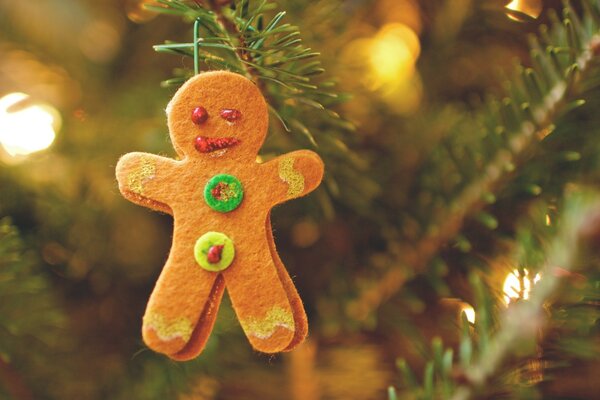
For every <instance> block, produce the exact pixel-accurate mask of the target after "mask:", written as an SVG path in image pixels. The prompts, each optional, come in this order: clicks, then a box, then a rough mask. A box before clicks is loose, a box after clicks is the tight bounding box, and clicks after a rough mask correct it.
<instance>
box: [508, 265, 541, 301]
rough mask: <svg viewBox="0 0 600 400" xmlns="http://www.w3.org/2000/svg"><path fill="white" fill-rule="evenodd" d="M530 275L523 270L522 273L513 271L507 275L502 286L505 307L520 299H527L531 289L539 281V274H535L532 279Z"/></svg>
mask: <svg viewBox="0 0 600 400" xmlns="http://www.w3.org/2000/svg"><path fill="white" fill-rule="evenodd" d="M531 275H532V274H531V273H530V272H529V270H527V269H523V270H522V271H520V270H518V269H514V270H513V271H512V272H511V273H509V274H508V275H507V277H506V279H505V280H504V285H503V286H502V293H503V295H504V303H506V305H509V304H511V303H513V302H515V301H517V300H520V299H523V300H527V299H528V298H529V295H530V293H531V289H532V288H533V286H534V285H535V284H536V283H537V282H538V281H539V280H540V279H541V276H540V274H535V276H533V277H531ZM521 282H522V284H521Z"/></svg>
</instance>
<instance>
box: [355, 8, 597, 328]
mask: <svg viewBox="0 0 600 400" xmlns="http://www.w3.org/2000/svg"><path fill="white" fill-rule="evenodd" d="M583 1H584V4H585V5H586V7H585V12H584V17H583V20H580V19H579V17H578V16H577V14H576V13H575V12H574V11H573V9H572V8H571V6H570V5H569V4H568V2H566V3H565V9H564V14H563V19H562V21H555V22H554V23H553V25H552V27H551V28H550V29H547V28H546V27H542V28H541V31H540V34H539V38H532V40H531V56H532V59H533V61H534V65H533V67H532V68H523V67H519V68H518V70H517V71H516V74H515V75H516V78H515V79H513V80H512V81H511V82H509V83H508V85H507V86H508V87H507V97H505V98H504V99H503V100H502V101H498V100H496V99H491V100H490V101H488V104H487V108H486V109H485V110H484V111H483V112H482V113H481V114H480V115H478V116H475V118H474V121H473V120H468V121H465V122H464V123H465V124H473V123H476V124H477V125H478V126H479V127H480V132H481V136H479V137H477V138H476V142H475V143H471V144H470V145H466V146H465V144H464V143H463V144H462V145H459V142H460V141H461V139H460V137H461V135H463V132H465V131H469V130H470V129H469V128H466V126H465V125H463V124H458V125H457V126H455V127H454V129H453V130H452V132H451V134H450V135H449V137H448V138H446V139H445V140H444V141H443V143H442V144H441V145H440V146H439V148H438V149H437V150H435V151H434V153H435V152H436V151H437V152H443V153H444V154H445V155H451V154H449V153H451V152H452V151H453V150H456V149H457V147H459V146H460V147H462V146H464V147H463V148H459V151H464V152H466V153H468V154H467V155H468V157H467V156H465V157H463V158H462V161H463V163H458V162H454V163H453V164H452V163H450V165H449V163H448V161H447V160H448V159H450V160H452V159H453V158H454V159H456V157H438V158H432V160H431V162H430V163H429V164H427V165H426V166H425V167H424V173H423V174H422V176H421V177H419V178H418V179H416V180H415V181H416V182H417V185H418V186H417V187H416V188H415V189H414V192H415V193H416V194H415V197H417V196H418V194H420V193H423V192H431V189H430V187H432V186H433V187H435V189H436V190H437V191H438V193H433V195H434V196H433V198H434V200H432V201H431V202H430V203H429V204H425V205H422V204H418V207H419V208H418V209H417V210H409V212H408V214H409V215H411V214H412V215H422V216H427V217H424V218H423V219H424V220H426V221H428V222H429V223H428V225H427V226H426V227H425V228H423V231H422V235H421V237H420V238H418V239H417V240H416V243H415V242H414V241H410V242H407V243H405V244H404V245H403V246H402V248H403V251H402V253H401V255H400V256H399V258H398V260H397V261H396V263H395V265H396V266H395V267H393V268H392V269H391V270H389V271H388V272H387V273H385V274H384V276H383V277H382V278H381V279H379V281H378V282H377V283H376V284H375V285H373V286H372V287H371V288H369V289H368V290H366V291H365V292H364V293H362V294H361V295H360V297H359V299H358V300H357V301H356V302H355V304H354V307H353V309H354V310H355V311H356V312H355V315H356V316H357V317H358V318H366V316H367V315H369V314H370V313H371V312H372V311H373V310H374V309H377V308H378V307H379V305H380V304H382V303H384V302H385V301H386V300H387V299H389V298H390V297H391V296H393V295H394V294H395V293H397V292H398V291H399V290H400V289H401V288H402V286H403V285H404V284H405V282H406V281H407V280H409V279H410V278H411V277H412V276H414V274H415V273H420V272H423V271H424V270H425V269H426V268H427V267H428V265H429V263H430V262H431V260H432V259H433V258H434V257H435V256H436V255H437V254H438V253H439V252H440V250H441V249H442V248H443V246H444V245H446V244H447V243H448V242H450V241H452V240H453V239H456V238H457V237H458V236H459V234H460V232H461V230H462V227H463V224H464V222H465V221H466V220H467V219H468V218H472V217H476V216H477V215H478V214H479V213H480V212H481V211H482V209H483V208H484V207H485V206H486V205H487V204H489V199H490V198H496V197H497V196H496V195H497V194H499V193H501V192H502V191H503V190H504V189H505V188H507V186H508V185H510V183H511V182H512V179H513V178H514V177H515V176H516V174H515V173H514V172H515V170H519V169H520V168H522V167H523V166H524V165H526V164H527V162H528V161H529V160H531V159H532V155H533V154H535V151H536V150H537V148H538V147H539V143H540V142H541V141H542V140H543V139H544V138H545V137H546V136H547V135H548V134H549V133H550V132H551V131H552V129H553V126H554V123H555V122H556V120H557V119H558V118H559V117H560V116H561V115H563V114H564V113H566V112H568V111H570V110H572V109H573V108H575V107H577V106H578V105H581V104H583V102H582V101H581V100H580V96H582V94H583V92H584V87H583V85H578V83H580V82H581V81H583V80H584V78H585V77H586V75H587V74H589V73H590V71H591V70H592V69H591V68H590V67H591V66H592V65H594V63H593V62H592V61H593V60H594V59H595V58H597V55H598V51H599V49H600V32H599V29H600V17H599V15H600V7H599V5H598V2H593V3H591V2H590V1H588V0H583ZM438 159H441V160H442V161H441V162H440V161H438ZM488 160H489V161H488ZM474 171H475V172H477V173H474ZM452 173H455V174H458V175H460V176H461V177H463V179H462V180H461V181H460V182H458V183H456V184H454V185H450V186H451V187H448V186H449V184H448V182H449V181H450V179H448V177H449V175H451V174H452ZM467 177H473V180H470V181H469V180H468V179H466V178H467ZM432 180H433V181H434V184H432V183H431V181H432ZM490 225H491V228H492V229H493V228H494V227H495V225H496V224H493V223H492V224H490Z"/></svg>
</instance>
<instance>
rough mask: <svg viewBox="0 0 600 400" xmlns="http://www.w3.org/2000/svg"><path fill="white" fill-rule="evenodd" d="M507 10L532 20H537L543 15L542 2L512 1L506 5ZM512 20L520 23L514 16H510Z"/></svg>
mask: <svg viewBox="0 0 600 400" xmlns="http://www.w3.org/2000/svg"><path fill="white" fill-rule="evenodd" d="M506 8H507V9H509V10H513V11H518V12H520V13H523V14H525V15H528V16H530V17H531V18H537V17H539V16H540V14H541V13H542V9H543V4H542V0H512V1H511V2H510V3H509V4H507V5H506ZM508 17H509V18H510V19H514V20H515V21H519V19H518V18H516V17H515V16H514V15H511V14H508Z"/></svg>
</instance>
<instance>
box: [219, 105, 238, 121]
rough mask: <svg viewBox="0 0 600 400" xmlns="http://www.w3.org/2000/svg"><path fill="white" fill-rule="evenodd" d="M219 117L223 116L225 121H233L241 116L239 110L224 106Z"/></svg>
mask: <svg viewBox="0 0 600 400" xmlns="http://www.w3.org/2000/svg"><path fill="white" fill-rule="evenodd" d="M221 118H223V119H224V120H226V121H227V122H234V121H237V120H238V119H240V118H242V113H241V112H240V111H239V110H233V109H229V108H225V109H223V110H221Z"/></svg>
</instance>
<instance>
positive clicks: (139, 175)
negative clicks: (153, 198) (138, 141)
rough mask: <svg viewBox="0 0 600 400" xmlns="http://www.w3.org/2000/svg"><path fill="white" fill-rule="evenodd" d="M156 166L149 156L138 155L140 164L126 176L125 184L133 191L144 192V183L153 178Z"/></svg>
mask: <svg viewBox="0 0 600 400" xmlns="http://www.w3.org/2000/svg"><path fill="white" fill-rule="evenodd" d="M155 172H156V166H155V165H154V163H153V162H152V160H151V159H150V157H146V156H142V157H140V166H139V167H138V168H137V169H136V170H135V171H133V172H131V173H130V174H129V176H127V186H129V189H130V190H131V191H132V192H133V193H137V194H139V195H143V194H144V183H146V181H148V180H149V179H152V178H154V173H155Z"/></svg>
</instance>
